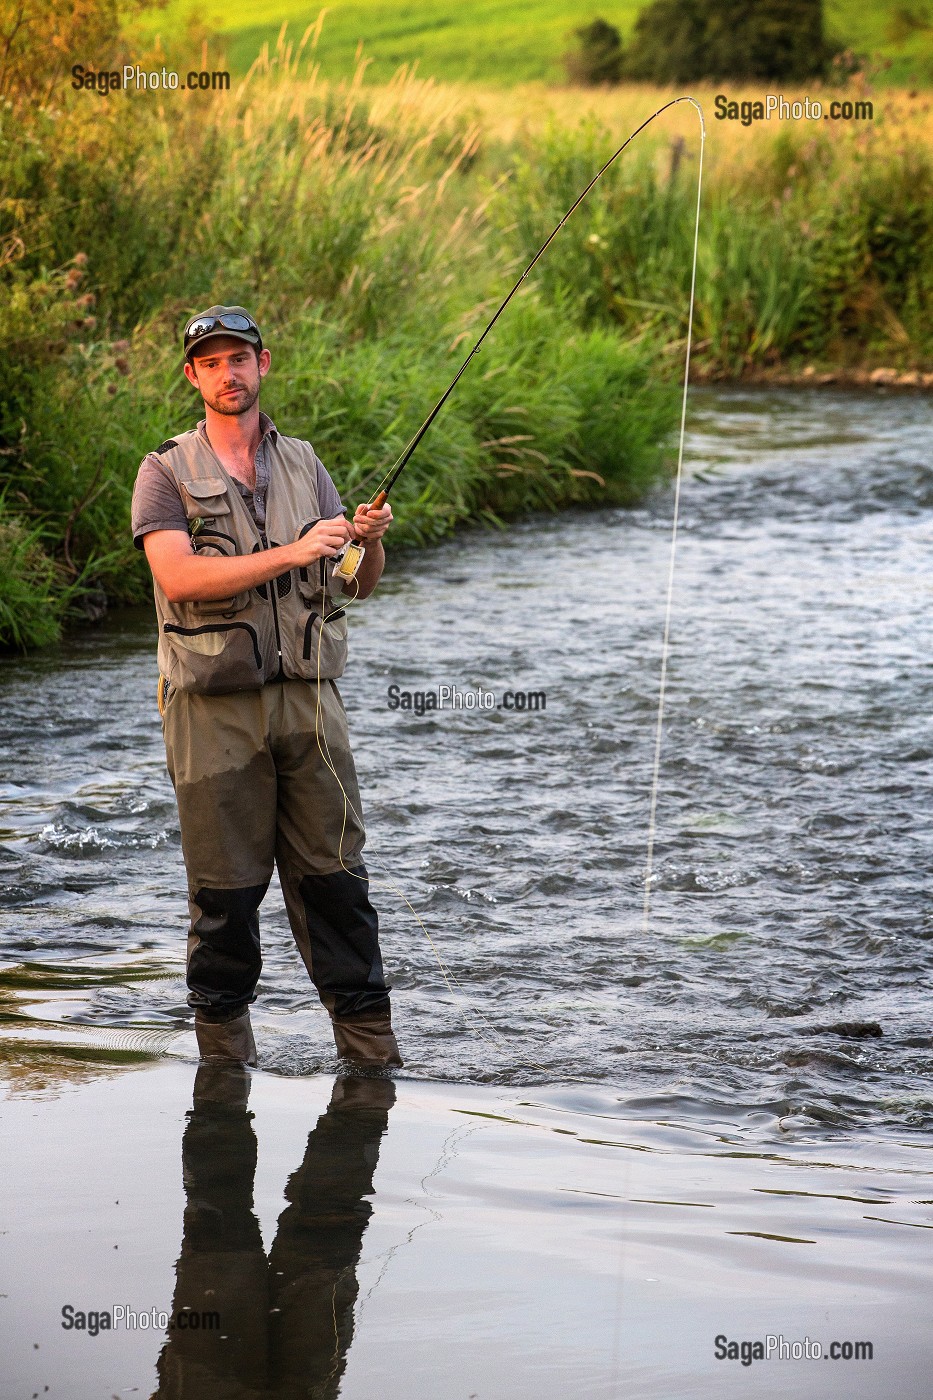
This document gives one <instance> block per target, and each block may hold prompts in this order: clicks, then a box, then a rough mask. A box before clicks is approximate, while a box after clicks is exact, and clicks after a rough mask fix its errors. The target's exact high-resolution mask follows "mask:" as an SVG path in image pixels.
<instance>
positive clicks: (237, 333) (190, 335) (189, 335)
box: [184, 306, 262, 360]
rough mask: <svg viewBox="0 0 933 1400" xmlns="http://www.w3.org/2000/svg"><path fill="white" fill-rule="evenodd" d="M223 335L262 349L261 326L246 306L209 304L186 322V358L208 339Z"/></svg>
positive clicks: (188, 358)
mask: <svg viewBox="0 0 933 1400" xmlns="http://www.w3.org/2000/svg"><path fill="white" fill-rule="evenodd" d="M221 335H226V336H231V337H232V338H233V339H234V340H245V341H246V343H247V344H248V345H255V347H256V349H257V350H261V349H262V336H261V335H260V333H259V327H258V326H257V325H256V322H255V321H254V320H253V318H252V316H251V315H250V314H249V312H248V311H247V310H246V309H245V307H242V306H209V307H208V308H207V310H206V311H200V312H198V314H197V316H191V317H190V318H189V319H188V321H187V322H186V323H185V334H184V345H185V359H186V360H190V359H191V356H192V355H193V354H194V352H195V350H200V348H201V346H202V345H204V344H205V343H206V342H207V341H208V340H213V339H216V338H217V336H221Z"/></svg>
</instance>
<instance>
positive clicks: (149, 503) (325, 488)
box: [132, 412, 344, 549]
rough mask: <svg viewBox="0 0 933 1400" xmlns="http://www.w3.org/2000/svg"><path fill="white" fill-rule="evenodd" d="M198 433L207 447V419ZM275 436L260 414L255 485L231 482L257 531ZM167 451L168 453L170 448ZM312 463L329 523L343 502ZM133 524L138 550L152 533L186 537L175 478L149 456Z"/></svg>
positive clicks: (185, 521)
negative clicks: (174, 532)
mask: <svg viewBox="0 0 933 1400" xmlns="http://www.w3.org/2000/svg"><path fill="white" fill-rule="evenodd" d="M197 432H198V433H199V434H200V435H201V436H202V437H203V438H204V440H205V442H208V443H209V439H208V437H207V420H206V419H204V418H202V419H201V421H200V423H198V425H197ZM277 436H278V429H277V428H276V426H275V424H274V423H273V421H272V419H271V418H270V417H269V416H268V414H265V413H262V412H260V414H259V447H258V448H257V451H256V484H255V486H254V487H253V488H252V490H250V488H249V487H248V486H246V485H244V483H243V482H242V481H239V480H237V478H236V477H231V478H230V479H231V481H233V483H234V485H235V486H236V487H237V489H238V490H239V492H240V495H241V496H242V497H243V503H244V505H245V506H246V508H247V510H248V511H249V513H250V515H251V516H252V517H253V519H254V520H255V522H256V524H257V526H258V527H259V529H260V530H262V529H263V528H264V527H265V523H266V497H267V495H268V492H269V480H270V473H271V464H270V461H269V451H268V444H269V441H270V439H271V440H272V441H273V442H274V441H275V439H276V437H277ZM168 450H169V451H171V448H169V449H168ZM314 460H315V462H316V463H317V496H318V508H319V510H320V512H321V518H322V519H325V520H329V519H332V518H333V517H334V516H335V515H340V514H342V512H343V508H344V507H343V502H342V501H341V499H340V493H339V491H338V490H337V488H336V486H335V485H334V483H333V481H332V480H331V478H330V476H329V475H328V473H327V470H326V468H325V466H324V463H323V462H322V461H321V459H320V458H319V457H318V455H317V453H315V455H314ZM228 475H229V473H228ZM132 524H133V543H134V544H135V546H136V548H137V549H142V547H143V540H144V538H145V536H146V535H150V534H152V533H153V532H154V531H155V530H184V532H185V534H187V533H188V514H187V511H186V510H185V506H184V502H183V501H182V499H181V495H180V494H179V491H178V485H177V483H176V481H175V478H174V476H173V475H172V473H171V472H170V471H169V470H168V469H167V468H166V467H165V465H164V464H163V463H162V462H160V461H159V459H158V457H156V456H154V455H153V453H151V452H150V453H148V455H147V456H145V457H144V458H143V460H142V463H141V464H140V468H139V473H138V475H137V477H136V486H135V487H134V490H133V509H132Z"/></svg>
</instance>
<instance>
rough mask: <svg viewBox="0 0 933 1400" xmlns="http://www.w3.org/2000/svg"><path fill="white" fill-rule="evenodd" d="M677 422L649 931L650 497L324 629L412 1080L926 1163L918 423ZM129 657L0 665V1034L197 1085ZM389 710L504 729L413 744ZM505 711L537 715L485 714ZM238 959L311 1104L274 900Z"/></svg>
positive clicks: (315, 1027)
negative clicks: (903, 1147) (352, 752)
mask: <svg viewBox="0 0 933 1400" xmlns="http://www.w3.org/2000/svg"><path fill="white" fill-rule="evenodd" d="M692 402H693V408H692V414H691V418H690V435H689V440H688V452H687V480H686V483H685V488H684V492H683V498H682V519H681V531H680V536H679V545H678V555H677V570H676V587H675V595H674V614H673V628H672V653H671V664H670V675H669V688H668V696H667V709H666V724H665V737H664V747H663V754H662V763H661V775H660V778H661V781H660V794H659V802H658V835H657V844H656V849H655V869H654V877H653V880H652V897H651V911H650V921H649V923H648V926H647V928H645V927H643V923H642V881H643V875H644V862H645V849H646V833H647V819H648V801H649V788H650V776H651V763H652V752H653V740H654V719H655V709H656V704H657V694H658V676H659V658H660V640H661V626H662V609H663V595H664V588H665V583H666V571H667V563H668V555H669V548H670V523H671V502H672V498H671V493H670V491H669V490H665V491H662V492H659V493H658V495H657V496H656V498H655V499H653V500H652V501H651V502H650V503H649V504H648V505H647V506H646V507H644V508H643V509H639V510H635V511H622V510H620V511H609V512H602V513H596V514H590V513H583V512H580V513H570V514H564V515H560V516H556V517H554V518H547V517H544V518H536V519H534V520H532V521H529V522H526V523H523V524H521V525H519V526H516V527H515V528H513V529H510V530H509V531H508V532H507V533H502V534H498V533H487V532H476V533H471V534H466V535H464V536H462V537H461V538H458V539H457V540H455V541H453V542H451V543H447V544H445V545H443V546H441V547H440V548H439V549H435V550H433V551H430V552H428V553H425V554H424V555H423V556H418V557H410V558H406V559H405V560H402V561H400V562H399V563H398V564H397V566H396V567H395V569H394V571H393V572H392V573H391V575H390V577H389V578H388V579H387V580H386V581H385V583H384V585H383V587H382V590H381V594H380V596H379V601H378V603H377V602H370V603H368V604H366V605H361V606H360V607H359V608H358V610H357V611H356V612H355V614H354V616H353V619H352V623H353V625H352V648H351V665H350V668H349V672H348V675H347V677H346V678H345V681H344V682H343V683H342V690H343V693H344V697H345V700H346V703H347V706H348V709H349V712H350V722H351V732H352V734H353V736H354V743H355V749H356V754H357V763H358V767H359V769H360V771H361V781H362V789H363V795H364V802H365V805H366V810H367V818H368V827H369V834H370V839H369V850H368V859H369V864H370V870H371V874H372V877H373V884H374V889H375V894H374V898H375V900H376V901H377V903H378V905H379V908H380V910H381V915H382V922H383V943H384V952H385V956H386V961H387V964H388V967H389V972H390V978H391V981H392V983H393V986H394V989H395V992H394V997H395V1002H396V1006H397V1019H398V1021H399V1024H400V1028H401V1034H402V1037H403V1039H404V1042H405V1050H406V1055H407V1059H408V1073H410V1074H413V1075H416V1076H419V1077H428V1078H433V1079H452V1080H457V1081H460V1082H464V1081H466V1082H492V1083H504V1082H507V1083H513V1084H515V1083H522V1082H534V1081H544V1080H547V1081H551V1082H555V1081H566V1080H568V1079H572V1078H576V1079H582V1080H584V1081H586V1082H588V1083H596V1082H600V1081H602V1082H605V1083H608V1084H612V1085H617V1086H624V1087H625V1089H626V1092H627V1093H628V1094H630V1095H635V1096H643V1097H644V1096H647V1097H650V1098H653V1097H657V1096H658V1095H662V1096H663V1095H672V1096H675V1097H676V1099H677V1101H678V1102H680V1103H690V1104H693V1105H694V1106H695V1107H697V1108H699V1107H700V1106H702V1105H703V1104H721V1103H726V1102H727V1103H728V1104H729V1105H731V1106H732V1108H733V1109H734V1108H735V1106H736V1105H743V1104H744V1105H746V1106H747V1107H749V1108H750V1109H751V1108H755V1109H758V1110H761V1111H763V1112H764V1113H765V1114H766V1115H767V1116H769V1117H771V1118H772V1119H773V1118H776V1119H779V1120H780V1121H781V1123H782V1125H783V1126H784V1127H787V1126H788V1125H790V1124H793V1123H796V1122H801V1123H810V1124H813V1123H823V1124H827V1125H836V1126H840V1125H847V1124H849V1125H852V1124H867V1123H871V1124H872V1125H874V1126H876V1127H878V1128H885V1127H891V1128H894V1127H897V1128H900V1129H904V1128H907V1129H912V1128H915V1127H920V1126H922V1125H924V1124H925V1123H928V1122H929V1120H930V1117H931V1115H933V1086H931V1081H930V1069H931V1064H933V1056H931V1038H930V1017H929V989H928V988H929V977H930V973H931V970H933V943H931V935H933V903H931V898H930V896H931V893H933V872H931V862H930V853H931V842H930V828H931V817H930V811H931V803H930V798H929V793H930V782H931V759H933V736H931V726H930V719H929V708H930V704H929V698H930V678H931V664H933V663H931V660H930V658H931V657H933V608H931V606H930V604H931V601H933V582H931V580H930V578H929V577H928V570H927V569H926V568H925V567H924V565H925V562H926V559H927V557H928V554H929V547H930V540H931V519H933V476H931V471H930V447H931V441H933V431H931V420H930V410H929V405H928V403H927V401H926V400H925V399H922V398H915V397H897V396H887V397H885V396H882V395H871V396H858V395H853V394H849V393H839V394H827V393H825V392H824V393H819V394H807V393H798V392H795V393H790V392H783V391H782V392H770V393H766V392H759V391H755V392H747V391H737V390H730V391H727V392H713V391H709V390H706V391H698V392H696V393H695V394H694V396H693V400H692ZM153 647H154V627H153V624H152V621H151V619H150V616H149V612H148V610H145V609H142V610H139V611H134V612H131V613H128V614H123V615H121V616H119V617H116V618H114V619H113V620H111V621H109V622H108V623H107V624H106V625H104V626H102V627H100V628H97V629H94V630H91V631H87V632H84V633H82V634H80V635H79V636H77V637H76V638H75V639H74V640H72V641H70V642H69V643H68V644H67V645H66V646H65V647H64V648H63V649H62V650H61V651H53V652H49V653H48V654H45V655H41V656H33V657H30V658H28V659H25V660H23V659H8V660H6V661H5V662H3V664H2V667H0V701H2V703H0V771H2V775H3V786H2V808H0V880H2V885H0V898H2V907H3V927H4V934H3V967H2V973H0V976H2V988H3V1022H2V1026H3V1035H4V1037H5V1039H6V1040H7V1042H9V1041H13V1042H16V1043H18V1045H19V1046H20V1048H21V1049H25V1048H26V1047H27V1045H36V1046H49V1045H59V1046H61V1047H62V1048H67V1047H74V1048H77V1049H80V1047H81V1046H82V1045H85V1046H96V1047H100V1048H102V1049H103V1048H107V1047H109V1048H111V1049H113V1050H115V1051H116V1050H119V1049H121V1048H122V1049H125V1050H138V1051H144V1052H151V1053H180V1054H185V1055H190V1054H191V1053H192V1043H193V1042H192V1040H191V1035H190V1020H189V1014H188V1012H187V1010H186V1007H185V1000H184V997H185V987H184V983H183V968H182V954H183V942H184V929H185V906H184V899H183V890H184V878H183V868H182V863H181V857H180V849H179V839H178V828H177V822H176V816H175V809H174V804H173V797H172V792H171V788H170V786H169V783H168V779H167V777H166V775H165V771H164V763H163V751H162V743H161V733H160V726H159V720H158V715H157V711H156V705H155V684H154V681H155V661H154V654H153ZM392 685H395V686H397V687H398V688H399V693H400V694H401V693H403V692H406V691H407V692H410V693H411V694H413V695H414V693H415V692H427V691H431V690H434V691H437V690H438V689H439V687H442V686H445V685H446V686H450V687H451V689H459V690H460V691H461V693H466V692H467V691H472V690H475V689H476V688H477V687H479V688H480V689H482V690H483V691H484V692H487V693H491V694H492V695H493V696H494V697H495V703H496V706H497V707H496V708H490V709H479V708H474V709H466V708H464V709H461V710H457V709H450V710H441V711H438V712H432V711H430V710H429V711H428V712H427V713H425V714H424V715H421V716H419V715H417V714H416V713H415V712H414V710H407V709H404V708H399V709H392V708H390V707H389V703H388V701H389V687H390V686H392ZM510 691H511V692H519V691H529V692H544V693H545V695H546V701H545V703H544V706H543V708H542V707H541V701H540V700H538V701H537V702H536V703H537V704H538V706H539V708H538V709H536V710H529V709H526V710H525V711H524V712H519V711H517V710H514V709H508V708H499V707H498V705H499V702H500V701H501V700H502V699H503V697H504V696H505V695H506V692H510ZM487 703H489V702H488V701H487ZM506 703H508V702H506ZM531 703H535V702H531ZM402 896H404V900H403V898H402ZM404 901H408V902H410V905H411V906H412V907H413V909H414V910H415V911H417V915H418V919H420V920H421V921H423V925H424V928H422V927H421V924H420V923H419V922H418V919H416V918H415V916H414V914H413V913H412V912H411V910H410V909H409V908H408V907H407V904H406V902H404ZM263 929H264V951H265V959H266V961H265V970H264V973H263V978H262V982H261V984H260V994H259V1000H258V1002H257V1004H256V1007H255V1012H254V1015H255V1020H256V1023H257V1026H258V1028H259V1039H260V1043H261V1055H262V1061H261V1062H262V1064H263V1065H264V1066H265V1067H266V1068H269V1069H272V1070H278V1071H281V1072H284V1073H306V1072H309V1071H312V1070H315V1069H322V1068H327V1067H329V1066H330V1064H331V1063H332V1046H331V1043H330V1036H329V1030H328V1027H327V1024H326V1018H325V1017H324V1015H323V1013H322V1011H321V1009H320V1007H319V1005H318V1004H317V999H316V996H315V994H314V992H313V989H312V988H311V986H310V984H309V983H308V981H307V979H306V977H305V975H304V972H303V970H302V969H301V966H300V964H299V962H298V959H297V956H296V953H295V951H294V949H293V947H292V945H291V941H290V937H289V934H288V927H287V923H286V921H285V918H284V913H283V911H282V907H281V902H280V899H279V897H278V895H277V892H276V891H273V892H271V893H270V895H269V896H268V898H267V901H266V906H265V909H264V919H263ZM425 930H426V931H427V934H429V935H430V940H431V942H433V944H434V948H432V946H431V942H429V940H428V938H427V937H426V936H425ZM435 949H436V952H435ZM438 954H439V956H440V959H441V960H442V962H443V964H444V968H445V969H446V977H447V980H445V976H444V975H443V974H442V971H441V968H440V966H439V963H438V960H437V955H438Z"/></svg>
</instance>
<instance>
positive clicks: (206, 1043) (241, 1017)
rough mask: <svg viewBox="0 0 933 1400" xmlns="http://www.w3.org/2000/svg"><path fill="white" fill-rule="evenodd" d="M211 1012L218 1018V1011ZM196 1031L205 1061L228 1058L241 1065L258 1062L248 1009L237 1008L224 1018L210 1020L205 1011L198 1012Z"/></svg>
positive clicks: (195, 1024)
mask: <svg viewBox="0 0 933 1400" xmlns="http://www.w3.org/2000/svg"><path fill="white" fill-rule="evenodd" d="M208 1015H210V1016H212V1017H216V1016H217V1015H218V1013H217V1012H216V1011H214V1012H209V1013H208ZM194 1033H195V1035H196V1036H197V1040H198V1049H199V1050H200V1052H201V1059H202V1060H227V1061H230V1062H232V1063H233V1064H238V1065H255V1064H256V1042H255V1040H254V1039H253V1027H252V1025H251V1024H250V1019H249V1010H242V1009H237V1010H235V1011H234V1013H233V1015H232V1016H228V1017H227V1019H226V1020H225V1021H224V1020H216V1019H212V1020H207V1018H206V1016H205V1013H204V1012H202V1011H195V1013H194Z"/></svg>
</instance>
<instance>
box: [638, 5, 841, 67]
mask: <svg viewBox="0 0 933 1400" xmlns="http://www.w3.org/2000/svg"><path fill="white" fill-rule="evenodd" d="M834 52H835V50H834V49H833V48H832V47H831V46H830V45H829V44H828V43H827V41H826V38H825V34H824V30H823V5H822V0H753V2H752V3H749V0H652V3H651V4H649V5H648V6H646V8H645V9H643V10H642V11H641V13H640V14H639V16H638V19H637V20H636V21H635V30H634V34H633V37H632V43H631V46H630V48H629V51H628V53H627V55H626V60H625V72H626V75H627V76H628V77H632V78H637V79H640V80H643V81H648V82H655V83H686V82H693V81H695V80H696V79H699V78H712V79H714V80H716V81H719V80H721V79H724V78H732V79H755V78H760V79H765V80H767V81H769V82H770V81H777V80H783V81H786V82H795V81H804V80H806V79H807V78H814V77H819V76H821V75H822V74H824V73H825V72H826V69H827V66H828V64H829V62H830V60H831V59H832V57H833V54H834Z"/></svg>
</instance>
